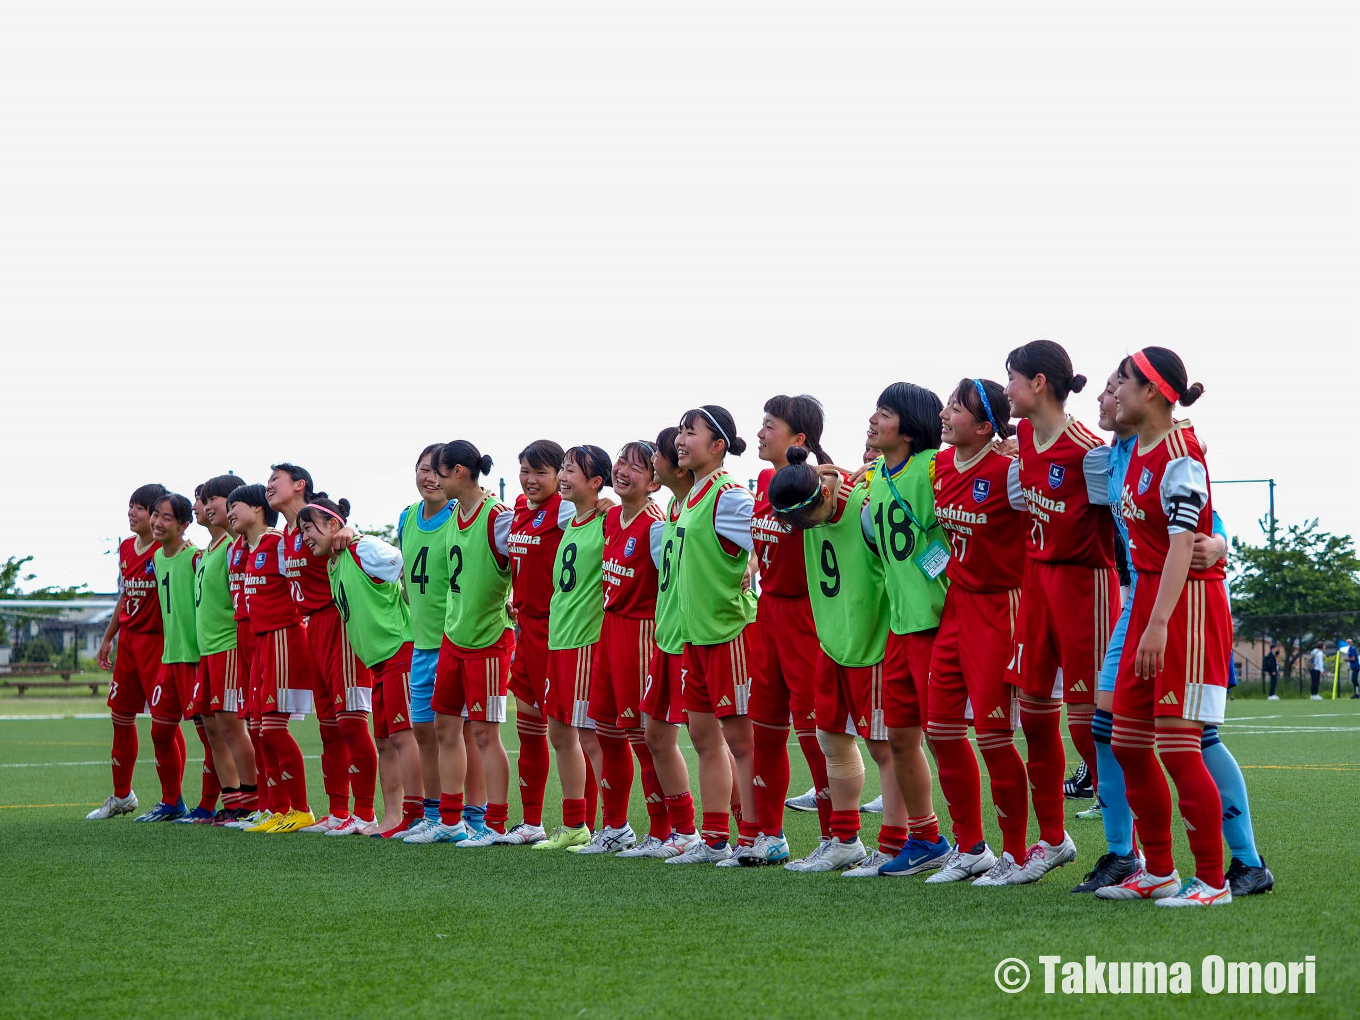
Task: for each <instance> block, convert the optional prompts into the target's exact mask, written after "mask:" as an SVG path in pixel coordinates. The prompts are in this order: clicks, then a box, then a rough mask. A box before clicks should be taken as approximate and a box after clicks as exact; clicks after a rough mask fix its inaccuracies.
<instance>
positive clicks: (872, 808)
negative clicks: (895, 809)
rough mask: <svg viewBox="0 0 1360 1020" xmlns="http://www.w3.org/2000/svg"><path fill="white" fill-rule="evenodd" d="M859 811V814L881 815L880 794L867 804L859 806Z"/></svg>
mask: <svg viewBox="0 0 1360 1020" xmlns="http://www.w3.org/2000/svg"><path fill="white" fill-rule="evenodd" d="M859 810H860V813H861V814H866V815H881V814H882V813H883V794H881V793H880V794H879V795H878V796H877V797H875V798H874V799H873V800H871V801H869V803H867V804H861V805H860V806H859Z"/></svg>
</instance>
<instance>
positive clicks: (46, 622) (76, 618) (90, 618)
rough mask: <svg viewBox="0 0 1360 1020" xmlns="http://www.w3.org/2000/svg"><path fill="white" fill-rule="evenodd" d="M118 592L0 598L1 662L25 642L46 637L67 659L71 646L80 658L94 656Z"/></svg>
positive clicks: (9, 658) (7, 660) (1, 663)
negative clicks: (0, 627) (1, 626)
mask: <svg viewBox="0 0 1360 1020" xmlns="http://www.w3.org/2000/svg"><path fill="white" fill-rule="evenodd" d="M117 598H118V597H117V595H112V594H102V595H90V596H86V597H81V598H74V599H0V618H3V620H4V622H5V641H4V643H3V644H0V665H8V663H9V662H10V661H11V659H13V658H17V655H16V654H15V650H16V649H17V648H18V647H19V646H21V645H23V644H24V643H25V642H26V641H31V640H33V639H35V638H37V637H45V638H47V640H48V642H49V643H50V644H51V645H52V647H53V648H55V649H56V650H57V654H58V656H59V657H62V658H65V659H66V660H68V661H69V660H70V658H71V656H72V654H73V653H72V648H76V649H78V654H79V655H80V657H81V658H83V659H93V658H94V657H95V655H96V654H97V653H98V651H99V642H100V641H101V640H102V639H103V637H104V630H105V629H106V628H107V627H108V625H109V619H110V618H111V617H112V616H113V610H114V607H115V605H117Z"/></svg>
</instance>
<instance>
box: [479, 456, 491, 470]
mask: <svg viewBox="0 0 1360 1020" xmlns="http://www.w3.org/2000/svg"><path fill="white" fill-rule="evenodd" d="M477 466H478V467H479V468H481V469H482V470H481V473H482V474H484V475H489V474H491V454H489V453H484V454H482V459H481V460H480V461H479V462H478V463H477Z"/></svg>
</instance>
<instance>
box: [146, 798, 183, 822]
mask: <svg viewBox="0 0 1360 1020" xmlns="http://www.w3.org/2000/svg"><path fill="white" fill-rule="evenodd" d="M188 813H189V809H188V808H186V807H185V806H184V798H183V797H181V798H180V799H179V800H178V801H176V802H175V803H174V804H167V803H165V801H161V802H160V803H159V804H157V805H156V806H155V807H153V808H152V809H151V810H150V811H148V812H147V813H146V814H144V815H138V816H137V817H136V818H134V819H133V821H134V822H173V821H174V820H175V819H177V818H183V817H184V816H185V815H186V814H188Z"/></svg>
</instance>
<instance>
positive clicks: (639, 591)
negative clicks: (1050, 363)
mask: <svg viewBox="0 0 1360 1020" xmlns="http://www.w3.org/2000/svg"><path fill="white" fill-rule="evenodd" d="M663 520H664V518H663V517H662V514H661V508H660V507H659V506H657V505H656V504H655V503H652V502H650V501H648V503H647V505H646V506H645V507H643V508H642V512H641V513H639V514H638V515H637V516H636V517H634V518H633V519H632V520H631V521H630V522H629V523H628V527H626V528H625V527H624V526H623V507H621V506H612V507H610V508H609V511H608V513H606V514H605V515H604V611H605V612H606V613H618V614H619V615H620V616H627V617H630V618H632V619H637V620H650V619H651V618H652V617H653V616H655V615H656V578H657V573H656V563H655V562H654V561H653V560H652V528H653V527H654V526H655V527H660V526H661V522H662V521H663Z"/></svg>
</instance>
